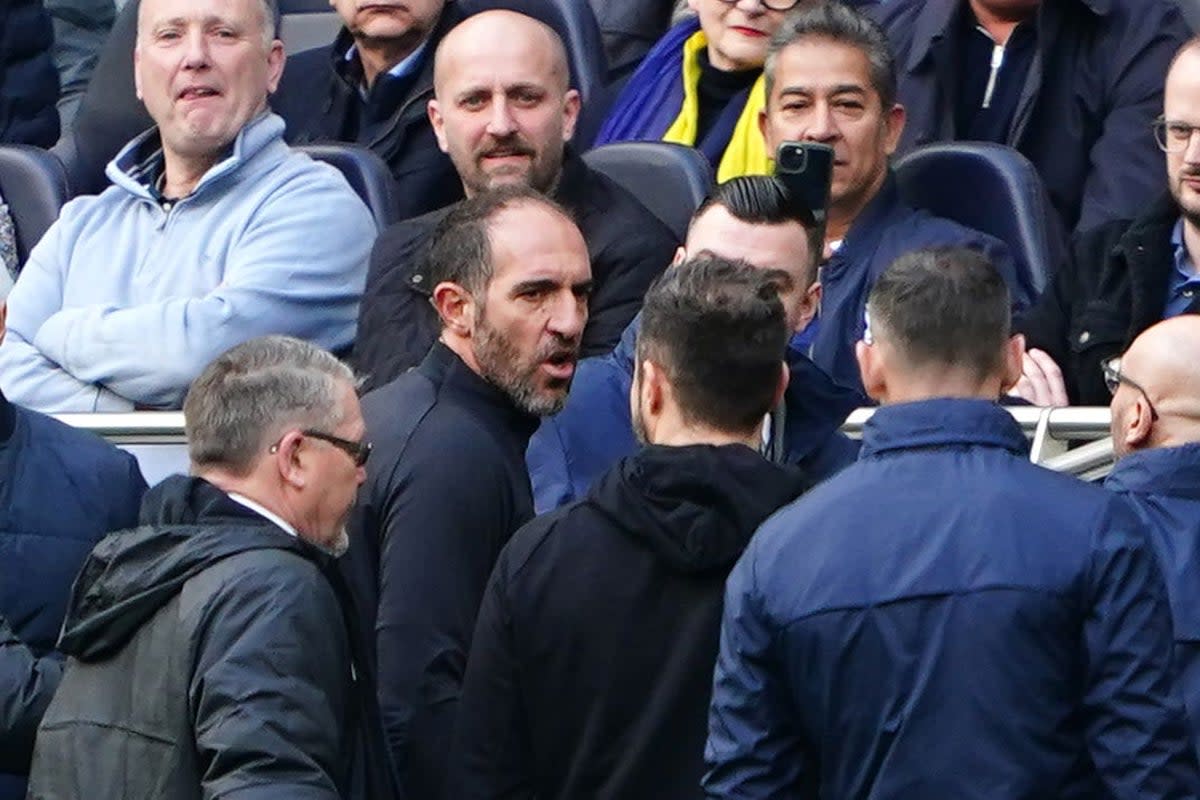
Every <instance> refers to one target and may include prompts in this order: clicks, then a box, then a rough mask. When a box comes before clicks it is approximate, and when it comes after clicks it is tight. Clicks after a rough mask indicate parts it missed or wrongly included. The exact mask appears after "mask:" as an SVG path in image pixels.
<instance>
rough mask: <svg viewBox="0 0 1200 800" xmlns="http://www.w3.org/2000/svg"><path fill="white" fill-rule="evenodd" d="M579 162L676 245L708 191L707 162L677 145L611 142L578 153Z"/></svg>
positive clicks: (709, 182) (710, 180)
mask: <svg viewBox="0 0 1200 800" xmlns="http://www.w3.org/2000/svg"><path fill="white" fill-rule="evenodd" d="M583 160H584V161H585V162H586V163H587V165H588V166H589V167H591V168H592V169H594V170H596V171H597V172H601V173H604V174H605V175H607V176H608V177H610V178H612V179H613V180H614V181H616V182H617V183H618V184H620V185H621V186H623V187H625V188H626V189H627V190H629V192H630V193H631V194H633V196H634V197H636V198H637V199H638V200H640V201H641V202H642V205H644V206H646V208H647V209H648V210H649V211H650V212H651V213H652V214H654V216H656V217H658V218H659V219H660V220H662V221H663V223H665V224H666V226H667V227H668V228H670V229H671V230H672V231H673V232H674V233H675V235H676V236H677V237H678V238H679V241H681V242H682V241H683V239H684V237H685V236H686V235H687V227H688V222H689V221H691V218H692V214H693V213H694V212H695V211H696V209H697V208H698V207H699V205H700V203H701V202H703V201H704V198H705V197H707V196H708V193H709V192H710V191H711V190H712V187H713V174H712V167H710V166H709V163H708V159H706V158H705V157H704V155H703V154H702V153H700V151H698V150H693V149H692V148H690V147H684V146H683V145H680V144H671V143H669V142H616V143H614V144H606V145H604V146H602V147H597V148H596V149H595V150H591V151H589V152H587V153H584V155H583Z"/></svg>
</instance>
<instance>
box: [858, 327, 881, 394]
mask: <svg viewBox="0 0 1200 800" xmlns="http://www.w3.org/2000/svg"><path fill="white" fill-rule="evenodd" d="M854 357H855V358H856V359H857V360H858V371H859V373H860V374H861V375H862V383H863V390H864V391H865V392H866V393H867V397H869V398H871V399H872V400H874V401H875V402H877V403H883V402H886V401H887V378H886V377H885V376H884V368H883V356H882V354H881V353H880V351H879V348H878V347H877V346H875V345H870V344H867V343H866V342H864V341H861V340H860V341H858V342H857V343H855V345H854Z"/></svg>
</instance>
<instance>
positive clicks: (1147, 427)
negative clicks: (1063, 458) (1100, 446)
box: [1112, 314, 1200, 455]
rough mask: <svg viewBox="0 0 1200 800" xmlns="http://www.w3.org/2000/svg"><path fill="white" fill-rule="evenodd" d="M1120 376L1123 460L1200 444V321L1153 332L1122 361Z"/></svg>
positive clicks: (1117, 431)
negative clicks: (1148, 451) (1137, 454)
mask: <svg viewBox="0 0 1200 800" xmlns="http://www.w3.org/2000/svg"><path fill="white" fill-rule="evenodd" d="M1120 373H1121V377H1122V379H1123V380H1122V381H1121V383H1120V385H1119V386H1118V387H1117V388H1116V391H1115V393H1114V394H1113V400H1112V412H1113V421H1112V429H1113V445H1114V448H1115V450H1116V452H1117V454H1118V455H1124V454H1125V453H1127V452H1129V451H1131V450H1140V449H1146V448H1150V447H1172V446H1175V445H1178V444H1183V443H1185V442H1192V441H1200V316H1197V315H1194V314H1183V315H1181V316H1178V317H1172V318H1171V319H1167V320H1163V321H1162V322H1160V323H1158V324H1157V325H1155V326H1153V327H1151V328H1148V329H1147V330H1146V331H1144V332H1143V333H1142V335H1141V336H1139V337H1138V338H1137V339H1135V340H1134V342H1133V344H1131V345H1130V346H1129V349H1128V350H1127V351H1126V352H1125V355H1124V356H1122V357H1121V364H1120ZM1131 381H1132V383H1131ZM1134 384H1136V386H1135V385H1134ZM1138 387H1141V390H1142V391H1139V390H1138ZM1143 391H1144V393H1145V394H1143ZM1151 406H1153V409H1151ZM1155 416H1157V419H1153V417H1155Z"/></svg>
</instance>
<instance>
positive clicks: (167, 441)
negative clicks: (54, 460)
mask: <svg viewBox="0 0 1200 800" xmlns="http://www.w3.org/2000/svg"><path fill="white" fill-rule="evenodd" d="M1007 410H1008V412H1009V413H1010V414H1012V415H1013V418H1014V419H1015V420H1016V421H1017V422H1018V423H1019V424H1020V425H1021V428H1022V429H1023V430H1024V431H1025V434H1026V435H1027V436H1029V438H1030V454H1029V457H1030V460H1032V461H1033V462H1034V463H1037V464H1043V465H1045V466H1047V467H1049V468H1051V469H1056V470H1059V471H1060V472H1069V473H1071V474H1073V475H1079V476H1081V477H1083V478H1086V479H1089V480H1092V479H1096V478H1100V477H1103V476H1104V475H1106V474H1107V473H1108V470H1109V469H1111V467H1112V439H1111V438H1109V435H1108V423H1109V413H1108V409H1107V408H1102V407H1097V408H1084V407H1074V408H1034V407H1032V406H1012V407H1009V408H1008V409H1007ZM874 413H875V409H873V408H860V409H858V410H857V411H855V412H854V413H852V414H851V415H850V417H849V418H848V419H847V420H846V422H845V423H844V424H843V425H842V430H843V431H845V432H846V433H847V434H848V435H850V436H855V437H858V436H861V435H862V429H863V424H864V423H865V422H866V421H867V420H868V419H870V418H871V415H872V414H874ZM57 416H58V419H60V420H62V421H63V422H66V423H67V424H68V425H73V426H75V427H77V428H86V429H87V430H90V431H93V432H95V433H98V434H100V435H101V436H103V437H104V438H106V439H108V440H109V441H111V442H112V443H114V444H117V445H120V446H121V447H124V448H125V449H127V450H129V451H130V452H132V453H134V455H136V456H137V457H138V460H139V461H141V462H142V465H143V471H144V472H146V473H147V474H146V478H147V480H153V479H155V478H158V477H161V476H162V475H165V474H167V473H168V472H171V471H182V470H185V469H186V468H187V453H186V450H185V449H184V447H183V445H185V444H186V442H187V439H186V437H185V436H184V433H183V414H182V413H180V412H178V411H142V412H137V413H131V414H59V415H57ZM1081 442H1085V443H1086V444H1083V445H1082V446H1074V447H1072V445H1078V444H1079V443H1081ZM164 469H165V471H163V470H164Z"/></svg>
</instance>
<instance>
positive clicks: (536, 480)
mask: <svg viewBox="0 0 1200 800" xmlns="http://www.w3.org/2000/svg"><path fill="white" fill-rule="evenodd" d="M820 246H821V242H820V230H819V228H818V227H817V226H816V224H815V223H814V222H813V219H812V216H811V215H809V214H807V213H806V212H804V211H801V210H797V209H796V208H795V206H794V205H793V204H792V203H791V202H789V199H788V196H787V192H786V191H785V190H784V188H783V186H782V184H780V183H779V182H778V181H776V180H775V179H774V178H770V177H765V176H745V177H741V178H734V179H733V180H730V181H726V182H725V183H723V184H721V185H720V186H718V187H717V188H716V189H715V190H714V191H713V193H712V194H711V195H710V196H709V198H708V199H707V200H705V201H704V203H702V204H701V205H700V208H699V209H698V210H697V211H696V213H695V214H694V215H693V216H692V222H691V225H690V227H689V228H688V234H687V241H686V242H684V245H683V246H682V247H680V248H679V250H678V252H677V253H676V254H675V261H676V263H677V264H678V263H680V262H682V261H683V260H684V259H686V258H688V257H693V256H698V255H700V254H704V253H707V254H711V255H720V256H722V257H724V258H730V259H738V260H741V261H745V262H746V263H748V264H749V265H750V266H752V267H757V268H759V269H762V270H766V271H768V272H769V273H770V276H771V278H772V280H773V281H774V282H775V284H776V286H777V287H778V289H779V295H780V299H781V300H782V301H783V305H784V310H785V313H786V316H787V322H788V328H789V330H791V331H792V332H793V333H795V332H798V331H801V330H803V329H804V328H805V327H806V326H807V325H808V323H809V322H810V321H811V320H812V318H813V315H814V314H815V313H816V310H817V304H818V302H819V300H820V295H821V287H820V285H819V284H818V283H817V282H816V273H817V270H816V254H817V253H818V252H819V251H820ZM640 328H641V316H640V315H639V316H638V317H636V318H635V319H634V320H633V322H632V323H630V325H629V327H628V328H626V329H625V332H624V334H622V336H621V341H620V343H619V344H618V345H617V347H616V349H615V350H614V351H613V352H612V353H610V354H608V355H606V356H599V357H594V358H587V359H584V360H583V361H581V362H580V363H579V366H578V368H577V370H576V374H575V380H574V381H573V382H572V384H571V393H570V395H568V397H567V404H566V406H565V407H564V408H563V410H562V411H561V412H559V413H558V414H557V415H555V416H553V417H547V418H546V419H544V420H543V421H542V424H541V427H540V428H538V431H537V432H536V433H535V434H534V435H533V438H532V439H531V440H530V442H529V450H528V452H527V454H526V461H527V463H528V465H529V474H530V479H531V483H532V486H533V500H534V506H535V508H536V509H537V511H538V512H539V513H542V512H545V511H549V510H550V509H553V508H557V507H558V506H560V505H563V504H565V503H568V502H570V501H571V500H574V499H576V498H579V497H582V496H584V495H585V494H587V491H588V489H589V488H590V487H591V486H592V484H593V483H594V482H595V481H596V479H597V478H599V477H600V475H601V474H602V473H604V472H605V471H606V470H607V469H608V468H609V467H611V466H612V465H614V464H616V463H617V461H619V460H620V459H621V458H623V457H624V456H628V455H632V454H633V453H634V452H635V451H636V450H637V441H636V439H635V438H634V432H633V424H632V420H631V418H630V414H629V388H630V385H631V384H632V382H633V362H634V343H635V341H636V340H637V335H638V331H639V329H640ZM787 361H788V366H789V369H790V371H791V381H790V382H789V383H788V390H787V393H786V395H785V397H784V401H783V403H781V404H780V405H779V406H778V407H777V408H776V409H775V410H774V411H773V412H772V415H771V418H770V423H769V430H767V431H765V432H764V434H765V435H764V437H763V450H764V452H765V454H766V455H767V456H768V457H769V458H770V459H771V460H772V461H776V462H787V463H793V464H799V465H800V466H801V467H802V468H803V469H804V470H805V471H806V472H807V473H808V474H809V477H810V478H812V479H813V480H819V479H821V478H825V477H827V476H829V475H831V474H833V473H835V472H837V471H838V470H839V469H841V468H842V467H844V466H846V465H847V464H849V463H850V462H852V461H853V460H854V458H855V456H856V455H857V453H858V447H857V445H856V444H855V443H853V442H851V441H850V440H849V439H847V438H846V437H845V436H843V435H842V434H840V433H838V427H839V426H840V425H841V424H842V422H843V420H845V418H846V415H847V414H849V413H850V412H851V411H852V410H853V409H855V408H857V407H859V406H861V405H864V404H865V403H866V398H865V397H863V395H861V394H860V393H859V392H857V391H855V390H853V389H849V388H845V387H842V386H839V385H837V384H836V383H834V381H833V380H832V379H831V378H830V377H829V376H828V375H826V374H825V373H824V372H823V371H822V370H821V369H820V368H818V367H817V366H816V365H815V364H813V363H812V361H810V360H809V358H808V356H806V355H805V354H804V347H803V344H802V343H801V340H800V339H799V338H798V336H797V337H795V338H794V339H793V346H791V347H789V349H788V354H787Z"/></svg>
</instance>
